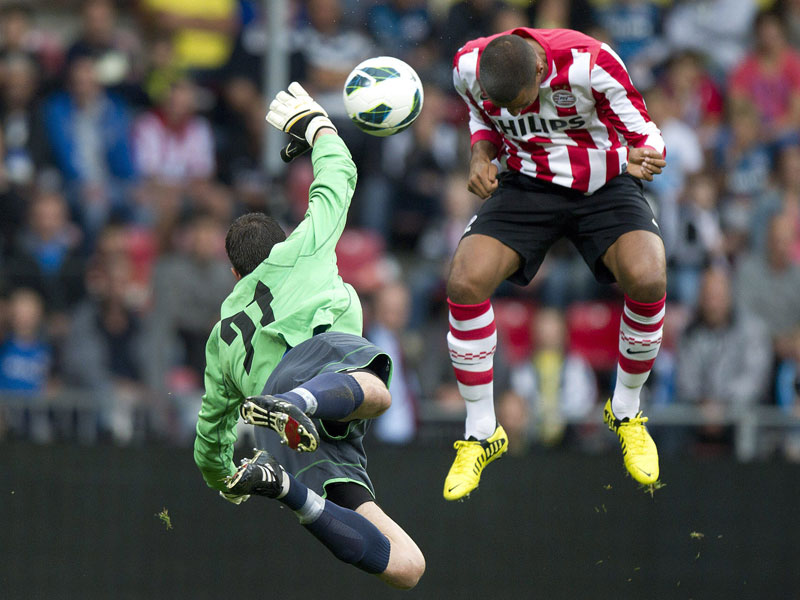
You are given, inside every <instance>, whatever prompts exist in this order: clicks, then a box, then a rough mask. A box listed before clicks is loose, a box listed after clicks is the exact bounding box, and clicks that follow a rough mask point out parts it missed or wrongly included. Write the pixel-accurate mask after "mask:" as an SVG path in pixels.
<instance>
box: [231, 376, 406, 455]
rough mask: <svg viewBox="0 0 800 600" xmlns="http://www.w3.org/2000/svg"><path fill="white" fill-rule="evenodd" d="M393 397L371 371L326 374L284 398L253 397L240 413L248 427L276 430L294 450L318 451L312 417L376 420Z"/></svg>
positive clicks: (286, 394)
mask: <svg viewBox="0 0 800 600" xmlns="http://www.w3.org/2000/svg"><path fill="white" fill-rule="evenodd" d="M391 403H392V397H391V394H389V390H388V389H387V388H386V385H385V384H384V383H383V381H382V380H381V379H380V378H379V377H377V376H376V375H375V374H373V373H372V372H371V371H368V370H358V371H352V372H348V373H322V374H320V375H317V376H316V377H314V378H312V379H309V380H308V381H306V382H305V383H304V384H302V385H300V386H298V387H296V388H294V389H293V390H290V391H288V392H286V393H283V394H275V395H274V396H269V395H265V396H251V397H249V398H248V399H247V401H246V402H244V403H243V404H242V406H241V408H240V409H239V411H240V413H241V415H242V418H243V419H244V421H245V423H250V424H252V425H260V426H262V427H269V428H271V429H273V430H275V431H276V432H277V433H278V434H279V435H280V436H281V440H282V441H283V442H284V443H285V444H287V445H288V446H289V447H290V448H292V449H293V450H299V451H303V452H311V451H314V450H316V448H317V445H318V443H319V435H318V434H317V430H316V427H315V425H314V423H313V422H312V420H311V417H314V418H317V419H325V420H329V421H352V420H354V419H374V418H375V417H378V416H380V415H381V414H383V413H384V412H386V410H387V409H388V408H389V406H390V405H391Z"/></svg>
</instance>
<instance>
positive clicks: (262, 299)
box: [219, 281, 275, 375]
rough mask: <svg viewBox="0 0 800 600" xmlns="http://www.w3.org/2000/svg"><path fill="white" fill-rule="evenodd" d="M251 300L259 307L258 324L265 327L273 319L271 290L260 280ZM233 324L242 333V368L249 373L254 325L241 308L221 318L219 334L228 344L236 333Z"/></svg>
mask: <svg viewBox="0 0 800 600" xmlns="http://www.w3.org/2000/svg"><path fill="white" fill-rule="evenodd" d="M253 302H255V303H256V304H258V307H259V308H260V309H261V321H260V324H261V326H262V327H266V326H267V325H269V324H270V323H272V322H273V321H274V320H275V315H274V314H273V313H272V307H271V306H270V303H271V302H272V292H271V291H270V289H269V288H268V287H267V286H266V285H264V284H263V283H262V282H260V281H259V282H258V284H257V285H256V293H255V294H254V296H253ZM251 304H252V302H251ZM233 325H236V328H237V329H238V330H239V333H241V334H242V343H244V351H245V354H244V370H245V373H247V374H248V375H249V374H250V368H251V367H252V366H253V355H254V354H255V350H254V349H253V336H254V335H255V333H256V325H255V323H253V320H252V319H251V318H250V316H249V315H248V314H247V313H246V312H244V311H243V310H240V311H239V312H238V313H236V314H235V315H232V316H230V317H227V318H225V319H222V323H220V331H219V335H220V337H221V338H222V341H223V342H225V343H226V344H228V346H230V345H231V344H232V343H233V342H234V340H235V339H236V335H237V334H236V330H235V329H234V328H233Z"/></svg>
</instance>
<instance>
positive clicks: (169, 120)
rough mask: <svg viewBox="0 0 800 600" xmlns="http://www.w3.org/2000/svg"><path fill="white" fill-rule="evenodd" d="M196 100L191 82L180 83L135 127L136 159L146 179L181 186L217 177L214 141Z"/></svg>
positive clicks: (139, 119) (143, 116)
mask: <svg viewBox="0 0 800 600" xmlns="http://www.w3.org/2000/svg"><path fill="white" fill-rule="evenodd" d="M195 98H196V90H195V87H194V84H193V83H192V81H191V80H190V79H186V78H183V79H180V80H178V81H176V82H175V83H173V84H172V87H171V88H170V91H169V94H167V96H166V98H165V99H164V102H162V104H161V106H159V107H158V108H157V109H155V110H152V111H150V112H147V113H145V114H144V115H142V116H141V117H139V118H138V120H137V121H136V123H135V124H134V129H133V150H134V159H135V164H136V167H137V169H138V171H139V174H140V175H141V176H142V177H144V178H145V179H147V180H150V181H152V182H156V183H160V184H165V185H177V186H181V185H186V184H189V183H190V182H192V181H194V180H203V181H206V180H209V179H210V178H211V177H212V176H213V175H214V171H215V168H216V165H215V157H214V137H213V136H212V134H211V126H210V125H209V123H208V121H207V120H206V119H205V118H204V117H202V116H199V115H198V114H197V112H196V110H197V109H196V100H195Z"/></svg>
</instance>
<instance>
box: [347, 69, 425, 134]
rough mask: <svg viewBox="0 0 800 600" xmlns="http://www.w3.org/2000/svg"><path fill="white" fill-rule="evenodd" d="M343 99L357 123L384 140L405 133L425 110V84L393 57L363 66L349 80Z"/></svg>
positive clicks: (354, 121)
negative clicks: (423, 103)
mask: <svg viewBox="0 0 800 600" xmlns="http://www.w3.org/2000/svg"><path fill="white" fill-rule="evenodd" d="M343 95H344V106H345V108H346V109H347V114H348V115H349V116H350V118H351V119H352V120H353V123H355V124H356V125H357V126H358V127H359V128H360V129H361V130H362V131H365V132H366V133H369V134H370V135H377V136H380V137H384V136H387V135H393V134H395V133H398V132H400V131H403V130H404V129H405V128H407V127H408V126H409V125H411V124H412V123H413V122H414V119H416V118H417V117H418V116H419V112H420V110H422V101H423V92H422V82H421V81H420V80H419V77H418V76H417V74H416V73H415V72H414V69H412V68H411V67H409V66H408V65H407V64H406V63H404V62H403V61H402V60H400V59H398V58H392V57H391V56H377V57H375V58H368V59H367V60H365V61H364V62H362V63H361V64H359V65H358V66H357V67H356V68H355V69H353V72H352V73H350V75H348V76H347V83H346V84H345V86H344V91H343Z"/></svg>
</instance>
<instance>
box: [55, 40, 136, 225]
mask: <svg viewBox="0 0 800 600" xmlns="http://www.w3.org/2000/svg"><path fill="white" fill-rule="evenodd" d="M44 118H45V125H46V127H47V134H48V137H49V142H50V147H51V150H52V152H53V157H54V159H55V162H56V165H57V166H58V168H59V169H60V171H61V173H62V174H63V176H64V178H65V180H66V182H67V184H68V186H69V187H68V190H69V194H68V198H69V199H70V203H71V204H72V207H73V210H75V211H76V212H77V213H78V214H79V215H80V219H81V222H82V224H83V226H84V227H85V228H86V231H87V233H88V234H89V236H90V238H91V237H93V236H94V235H96V233H97V232H98V231H99V230H100V229H101V228H102V226H103V225H104V224H105V223H106V221H107V220H108V219H109V217H110V216H111V215H112V214H114V215H116V216H118V217H123V216H125V217H127V216H128V213H129V210H130V206H129V204H128V198H127V185H126V184H128V183H130V182H131V181H132V180H133V179H134V177H135V175H136V172H135V169H134V165H133V160H132V156H131V148H130V127H129V120H128V115H127V112H126V107H125V105H124V103H123V102H122V101H121V100H120V99H119V98H118V97H116V96H113V95H110V94H108V93H107V92H106V91H105V90H104V89H103V87H102V86H101V85H100V82H99V81H98V79H97V69H96V61H95V59H94V58H92V57H90V56H77V57H74V58H73V60H72V62H71V64H70V66H69V80H68V87H67V89H66V90H65V91H62V92H59V93H57V94H55V95H54V96H52V97H51V98H49V99H48V101H47V103H46V104H45V107H44Z"/></svg>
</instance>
